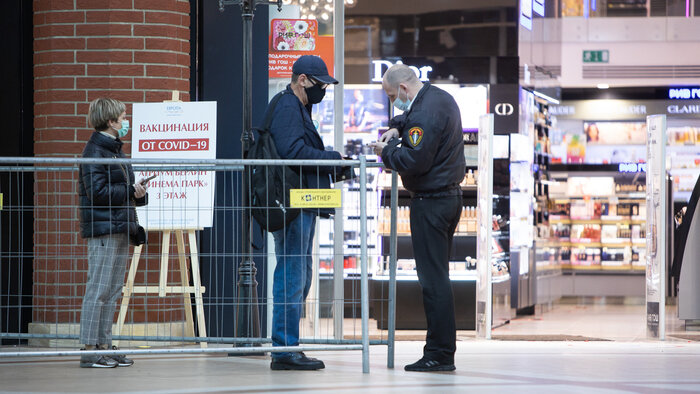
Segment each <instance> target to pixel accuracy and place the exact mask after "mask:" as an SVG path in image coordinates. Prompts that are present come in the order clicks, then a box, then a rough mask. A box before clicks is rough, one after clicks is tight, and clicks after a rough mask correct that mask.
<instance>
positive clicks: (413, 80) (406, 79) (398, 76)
mask: <svg viewBox="0 0 700 394" xmlns="http://www.w3.org/2000/svg"><path fill="white" fill-rule="evenodd" d="M383 82H384V83H385V84H386V85H387V86H388V87H390V88H393V89H396V88H398V87H399V84H402V83H404V84H406V85H415V84H417V83H420V81H419V80H418V77H417V76H416V73H414V72H413V70H411V69H410V68H409V67H408V66H407V65H405V64H395V65H393V66H391V67H389V69H388V70H386V72H385V73H384V81H383Z"/></svg>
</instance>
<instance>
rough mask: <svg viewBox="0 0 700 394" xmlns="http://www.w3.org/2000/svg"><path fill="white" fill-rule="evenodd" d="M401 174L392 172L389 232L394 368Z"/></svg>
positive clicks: (389, 362)
mask: <svg viewBox="0 0 700 394" xmlns="http://www.w3.org/2000/svg"><path fill="white" fill-rule="evenodd" d="M398 180H399V176H398V173H397V172H396V171H392V172H391V228H390V230H389V231H390V233H389V316H388V317H389V335H388V338H387V339H388V342H389V343H388V349H387V361H386V366H387V368H394V354H395V350H396V346H395V341H396V338H395V334H396V248H397V244H398V242H397V239H396V237H397V228H396V227H397V225H396V220H397V210H398V209H397V206H398V204H399V187H398V183H399V182H398Z"/></svg>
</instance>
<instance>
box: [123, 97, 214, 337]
mask: <svg viewBox="0 0 700 394" xmlns="http://www.w3.org/2000/svg"><path fill="white" fill-rule="evenodd" d="M164 102H165V103H180V102H181V101H180V100H179V92H178V91H173V92H172V99H171V100H165V101H164ZM134 117H136V110H135V111H134ZM214 118H215V114H214ZM134 123H135V125H134V126H135V128H136V120H135V121H134ZM205 130H208V127H207V128H206V129H205ZM139 138H140V137H138V136H134V139H135V140H138V139H139ZM207 141H209V140H207ZM134 143H136V144H137V145H139V144H138V143H137V142H134V141H132V144H134ZM139 146H140V145H139ZM149 146H153V145H149ZM205 146H206V147H207V148H211V146H210V145H209V143H208V142H207V144H206V145H205ZM132 149H133V147H132ZM132 156H133V154H132ZM188 227H189V226H184V227H182V226H177V225H175V226H172V227H169V226H164V227H156V228H157V231H160V232H161V233H162V238H161V239H162V243H161V251H160V273H159V275H160V276H159V281H158V286H157V287H156V286H153V285H150V286H149V285H146V286H134V280H135V278H136V272H137V271H138V265H139V260H140V257H141V253H142V251H143V246H142V245H141V246H137V247H135V248H134V255H133V257H132V260H131V266H130V268H129V274H128V277H127V281H126V285H125V286H124V288H123V290H122V293H123V296H122V303H121V308H120V309H119V318H118V320H117V333H118V334H120V335H121V334H122V330H123V328H124V321H125V320H126V315H127V311H128V307H129V301H130V300H131V296H132V295H134V294H155V293H157V294H158V296H159V297H165V296H167V295H168V294H182V297H183V303H184V308H185V332H184V335H185V336H189V337H194V336H195V330H194V316H193V314H192V300H191V297H192V296H193V295H194V297H195V310H196V314H197V328H198V336H199V337H206V336H207V333H206V325H205V322H204V303H203V298H202V294H203V293H204V292H205V288H204V287H203V286H202V285H201V277H200V272H199V252H198V248H197V238H196V235H195V231H197V230H202V228H201V227H195V228H188ZM185 232H186V233H187V235H188V241H189V246H190V251H189V252H190V253H189V261H190V267H188V264H187V260H188V259H187V257H188V256H187V254H186V252H185V237H184V234H185ZM172 233H175V241H176V244H177V256H178V261H179V271H180V285H179V286H175V285H168V283H167V278H168V265H169V264H168V263H169V259H170V237H171V235H172ZM189 269H191V270H192V286H190V285H189V283H190V281H189ZM200 346H201V347H202V348H206V347H207V343H206V342H200Z"/></svg>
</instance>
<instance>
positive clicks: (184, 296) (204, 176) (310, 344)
mask: <svg viewBox="0 0 700 394" xmlns="http://www.w3.org/2000/svg"><path fill="white" fill-rule="evenodd" d="M88 165H95V166H105V167H106V168H112V169H115V168H117V169H118V168H122V169H123V170H125V171H126V170H127V169H128V166H132V167H133V170H134V173H135V179H136V180H137V181H138V180H139V179H140V178H145V177H147V176H149V175H151V174H155V175H156V177H155V178H154V179H153V180H151V181H150V184H149V185H150V187H149V192H148V204H147V206H146V207H143V208H137V218H138V219H137V220H138V221H139V223H140V224H142V225H145V227H147V230H148V232H147V240H148V242H147V243H146V244H145V245H143V246H141V247H134V246H129V248H128V249H126V250H124V251H123V252H122V253H121V254H120V255H118V256H114V257H115V258H116V261H118V262H119V264H117V265H123V267H124V268H123V271H119V270H117V271H115V272H116V274H115V275H116V277H120V276H121V275H123V276H124V278H123V280H120V281H119V284H118V289H117V290H115V291H116V293H115V292H112V293H113V294H109V293H110V292H109V291H106V292H104V293H105V295H104V297H103V296H100V297H99V300H97V301H95V300H94V299H93V297H91V296H88V297H86V296H85V290H86V283H87V282H88V271H89V265H88V256H92V258H94V256H96V255H99V254H100V253H104V251H105V248H106V247H109V245H110V244H109V243H107V244H106V243H105V242H106V241H105V240H103V239H102V238H99V237H98V238H91V239H92V241H88V240H86V239H84V238H83V237H82V236H81V220H80V215H81V200H80V197H79V191H80V190H79V189H80V187H81V186H80V182H79V177H80V176H81V175H80V174H81V172H80V168H81V166H82V167H84V166H88ZM253 165H262V166H265V168H274V167H275V166H283V168H287V169H289V168H291V169H294V171H295V172H297V173H300V174H302V178H304V177H316V178H318V177H319V176H323V174H325V171H327V170H328V168H339V167H341V166H350V167H352V168H353V170H355V171H357V174H358V176H357V177H356V178H355V179H353V180H346V181H344V182H336V183H332V185H333V186H332V187H333V189H339V190H340V193H341V195H342V205H341V206H340V207H339V208H336V209H335V215H334V216H332V218H329V219H326V218H319V219H318V220H316V223H315V227H314V228H315V231H314V234H315V236H314V238H313V239H314V242H313V249H312V250H311V251H310V253H302V256H297V255H284V254H283V255H276V254H275V240H274V237H273V236H272V234H271V233H267V232H264V231H263V230H260V229H259V228H258V227H257V226H254V230H253V231H252V235H251V245H252V246H251V248H250V251H248V250H246V249H247V248H244V247H242V245H241V241H240V239H241V235H242V231H244V230H243V228H244V226H243V225H242V220H243V216H244V213H245V214H247V215H248V216H249V217H250V213H251V206H250V204H248V205H247V206H243V205H242V204H241V203H242V201H243V198H242V197H243V195H242V193H243V192H246V193H249V198H248V201H250V200H251V198H250V197H251V194H250V193H251V189H252V188H251V185H246V187H242V183H243V181H242V180H243V178H244V177H243V176H242V174H243V171H244V169H245V168H250V167H248V166H253ZM381 167H382V166H381V164H378V163H367V162H366V160H365V158H364V157H360V159H359V160H342V161H341V160H339V161H319V160H315V161H314V160H276V161H271V160H270V161H264V160H145V159H140V160H136V159H81V158H0V358H3V357H5V358H8V357H29V356H41V357H48V356H77V355H90V354H102V355H110V354H117V353H119V354H154V353H161V354H163V353H229V354H231V355H236V354H260V353H263V352H273V351H276V352H277V351H285V350H287V351H317V350H361V351H362V361H363V363H362V365H363V372H365V373H367V372H369V346H370V345H386V346H388V349H389V352H388V360H387V364H388V366H389V367H393V364H394V330H395V300H394V298H395V281H396V276H395V275H396V215H397V213H396V211H397V210H396V206H397V200H396V199H397V193H396V188H397V177H396V174H395V173H394V174H392V176H391V177H390V178H389V177H387V175H386V174H385V173H384V174H383V175H382V176H383V177H384V179H385V180H386V179H390V181H389V182H390V189H389V186H388V185H386V184H385V186H384V189H388V190H392V189H393V193H391V199H390V201H391V202H390V205H389V204H385V205H386V208H384V209H379V208H378V206H379V205H380V203H381V202H383V201H386V202H388V201H389V199H387V198H386V196H385V195H383V193H384V192H383V191H382V188H381V187H379V186H378V182H377V178H378V176H379V175H381V174H382V173H381V171H382V169H381ZM107 174H108V176H107V178H108V179H104V180H103V181H106V182H107V183H109V182H110V180H111V177H112V176H115V177H116V175H114V174H115V173H114V172H109V171H107ZM115 179H116V178H115ZM312 183H313V182H312ZM105 187H106V186H105ZM85 189H86V190H87V189H88V188H87V187H86V188H85ZM90 190H94V187H93V188H90ZM388 190H386V192H387V193H388ZM103 191H104V190H103ZM109 191H112V192H113V191H114V190H107V193H106V194H105V195H104V196H98V195H97V194H95V195H91V196H86V197H88V198H89V201H97V200H100V199H101V200H100V201H101V202H100V203H99V204H103V205H105V204H106V206H110V205H112V206H116V204H113V203H112V200H111V199H112V198H116V197H115V196H116V195H117V194H110V193H109ZM92 193H98V192H95V191H93V192H92ZM99 193H101V192H99ZM105 196H106V197H105ZM105 199H106V200H105ZM115 201H116V200H115ZM94 204H95V205H98V203H94ZM288 205H289V204H287V206H286V208H291V207H290V206H288ZM94 209H95V207H92V208H89V209H88V208H85V207H83V211H89V212H90V213H91V214H94V213H95V211H94ZM108 211H109V212H112V211H113V210H112V209H110V210H108ZM389 213H390V215H389ZM83 214H84V212H83ZM311 216H314V215H311ZM110 218H112V216H110ZM118 220H119V219H114V222H113V223H110V224H115V223H116V222H117V221H118ZM127 221H128V220H127ZM251 221H253V219H251ZM336 222H337V223H336ZM87 227H89V229H88V230H87V231H95V228H96V227H95V226H87ZM83 230H85V229H83ZM284 233H285V230H282V231H281V232H280V233H278V234H277V236H278V239H277V241H278V242H280V241H281V240H282V239H283V238H284ZM89 239H90V238H89ZM292 241H294V242H295V240H289V239H284V242H286V243H287V244H289V245H292V243H293V242H292ZM382 243H385V244H386V243H389V245H382ZM111 250H112V252H110V253H112V254H114V253H117V252H114V250H120V249H111ZM122 250H123V249H122ZM295 250H296V249H295ZM299 257H304V258H311V261H312V262H313V270H312V275H309V276H310V277H311V286H310V288H305V289H303V290H304V291H306V292H308V297H307V298H306V300H305V301H302V302H301V303H299V304H298V305H291V303H289V304H285V305H284V306H282V304H283V303H281V302H279V299H278V302H277V307H278V308H280V309H279V310H283V311H285V312H286V311H287V310H288V309H286V308H293V307H298V308H301V320H300V324H299V326H300V327H299V338H300V339H299V343H300V346H298V347H284V346H275V347H273V346H271V343H272V340H271V332H272V331H273V330H274V329H273V327H272V324H271V321H272V315H273V313H274V308H275V303H274V302H273V301H274V295H273V291H272V289H273V282H274V280H273V278H274V274H275V264H276V262H277V261H287V260H291V259H293V258H299ZM280 259H282V260H280ZM127 261H128V262H129V263H128V264H127ZM251 261H252V263H253V264H254V266H252V265H253V264H250V262H251ZM90 275H92V276H94V277H97V276H98V275H102V273H99V272H97V273H96V272H94V271H90ZM372 275H374V277H375V278H380V277H381V278H384V281H385V282H384V283H387V284H388V286H385V285H381V286H374V287H373V288H372V289H370V283H369V277H370V276H372ZM105 297H106V298H105ZM110 297H112V298H110ZM114 297H116V299H117V302H116V310H115V315H114V319H113V321H112V323H114V326H113V328H112V333H113V335H112V339H113V340H114V342H115V344H116V343H119V345H120V346H121V349H120V350H118V351H113V350H94V351H89V350H88V351H86V350H77V349H78V348H79V347H80V345H81V343H80V342H81V340H82V339H84V338H85V336H84V335H82V334H81V329H80V325H81V316H88V313H87V312H85V311H90V310H91V309H90V308H95V305H94V302H97V303H99V302H103V298H104V299H105V300H106V301H104V303H105V304H109V303H110V300H113V299H114ZM278 297H279V294H278ZM85 300H87V302H85V305H83V303H84V301H85ZM86 308H87V309H86ZM284 316H285V318H286V317H287V314H286V313H285V315H284ZM84 320H85V321H84V322H83V324H88V323H86V321H88V320H90V319H88V318H87V317H84ZM278 320H279V319H278ZM291 320H292V321H293V320H294V319H293V316H292V318H291ZM258 322H262V323H263V324H262V326H259V325H258V324H260V323H258ZM378 322H382V323H381V324H379V323H378ZM370 323H371V324H372V325H373V327H372V328H371V329H370ZM290 326H293V324H290ZM370 330H371V331H372V333H370ZM261 334H262V335H261ZM370 336H372V340H370ZM88 337H90V336H88ZM100 338H102V336H101V337H100ZM292 342H293V341H292ZM210 344H211V345H212V347H208V345H210ZM231 344H232V345H233V346H232V347H231V346H228V345H231ZM225 345H226V346H225Z"/></svg>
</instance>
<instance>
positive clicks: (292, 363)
mask: <svg viewBox="0 0 700 394" xmlns="http://www.w3.org/2000/svg"><path fill="white" fill-rule="evenodd" d="M323 368H326V365H325V364H323V361H321V360H317V359H315V358H308V357H306V355H304V353H292V354H291V355H289V356H285V357H273V358H272V362H271V363H270V369H272V370H273V371H283V370H295V371H313V370H317V369H323Z"/></svg>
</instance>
